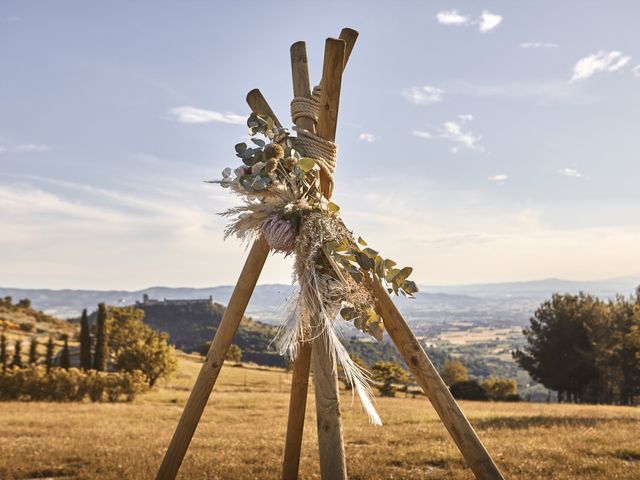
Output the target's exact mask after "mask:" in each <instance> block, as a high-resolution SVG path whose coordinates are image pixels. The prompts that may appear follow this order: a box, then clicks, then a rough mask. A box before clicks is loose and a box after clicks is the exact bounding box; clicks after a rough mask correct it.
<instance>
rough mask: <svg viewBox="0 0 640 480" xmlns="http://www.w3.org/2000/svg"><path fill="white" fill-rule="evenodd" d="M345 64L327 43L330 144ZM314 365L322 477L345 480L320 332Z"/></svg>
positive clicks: (328, 353)
mask: <svg viewBox="0 0 640 480" xmlns="http://www.w3.org/2000/svg"><path fill="white" fill-rule="evenodd" d="M344 60H345V41H344V40H340V39H333V38H329V39H327V41H326V43H325V50H324V64H323V69H322V94H321V96H320V114H319V117H318V126H317V129H316V131H317V132H316V133H317V134H318V135H319V136H321V137H322V138H324V139H326V140H331V141H334V140H335V138H336V127H337V123H338V106H339V104H340V87H341V82H342V71H343V68H344ZM320 182H321V185H320V186H321V189H322V191H323V193H324V195H325V196H326V197H327V198H331V193H332V188H330V185H331V183H329V182H327V178H326V177H325V178H323V177H322V176H321V177H320ZM311 361H312V364H313V380H314V385H315V395H316V417H317V424H318V448H319V450H320V475H321V477H322V479H323V480H341V479H346V478H347V466H346V461H345V455H344V440H343V437H342V418H341V416H340V395H339V389H338V368H337V364H336V356H335V352H334V351H332V350H331V349H330V348H328V345H327V342H326V338H325V336H324V335H323V334H322V333H321V332H320V331H319V330H317V329H316V330H315V332H314V341H313V347H312V351H311Z"/></svg>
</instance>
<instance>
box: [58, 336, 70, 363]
mask: <svg viewBox="0 0 640 480" xmlns="http://www.w3.org/2000/svg"><path fill="white" fill-rule="evenodd" d="M60 366H61V367H62V368H64V369H65V370H69V368H70V367H71V358H70V356H69V337H68V336H67V335H65V336H64V346H63V347H62V353H61V354H60Z"/></svg>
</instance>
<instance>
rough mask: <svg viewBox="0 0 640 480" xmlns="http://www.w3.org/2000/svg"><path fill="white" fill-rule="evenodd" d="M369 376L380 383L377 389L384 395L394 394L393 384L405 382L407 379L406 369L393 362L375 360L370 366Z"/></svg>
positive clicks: (390, 395) (391, 395)
mask: <svg viewBox="0 0 640 480" xmlns="http://www.w3.org/2000/svg"><path fill="white" fill-rule="evenodd" d="M371 376H372V378H373V379H374V380H375V381H377V382H380V383H381V384H382V385H381V386H379V387H378V390H379V391H380V395H382V396H385V397H393V396H395V390H394V388H393V384H397V383H401V384H405V383H406V382H407V381H408V380H409V374H408V373H407V371H406V370H405V369H404V368H402V367H401V366H400V365H398V364H397V363H395V362H384V361H379V362H376V363H375V364H374V365H373V367H372V368H371Z"/></svg>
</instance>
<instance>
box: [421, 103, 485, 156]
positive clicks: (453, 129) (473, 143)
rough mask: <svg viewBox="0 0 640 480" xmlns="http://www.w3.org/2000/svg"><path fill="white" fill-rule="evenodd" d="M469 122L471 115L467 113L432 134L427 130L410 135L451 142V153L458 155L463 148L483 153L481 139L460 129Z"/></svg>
mask: <svg viewBox="0 0 640 480" xmlns="http://www.w3.org/2000/svg"><path fill="white" fill-rule="evenodd" d="M471 120H473V115H471V114H469V113H467V114H464V115H458V119H457V120H450V121H448V122H444V123H443V124H442V126H441V127H439V128H437V129H436V130H435V131H433V132H430V131H427V130H413V131H412V132H411V133H412V135H414V136H416V137H419V138H425V139H443V140H448V141H450V142H453V143H455V145H454V146H453V147H452V148H451V152H452V153H458V152H459V151H460V149H463V148H466V149H469V150H476V151H479V152H482V151H484V147H483V146H482V145H480V140H481V139H482V137H481V136H479V135H474V134H473V133H472V132H470V131H468V132H465V131H463V129H462V127H463V125H465V124H466V123H468V122H470V121H471Z"/></svg>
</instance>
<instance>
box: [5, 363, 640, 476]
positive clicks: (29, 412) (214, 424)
mask: <svg viewBox="0 0 640 480" xmlns="http://www.w3.org/2000/svg"><path fill="white" fill-rule="evenodd" d="M198 368H199V365H198V364H197V363H196V362H195V361H192V360H188V359H186V358H183V359H182V360H181V370H180V374H179V375H178V376H177V377H176V378H174V379H173V380H172V381H171V382H168V383H167V384H165V385H162V386H160V388H157V389H156V390H154V391H152V392H150V393H149V394H146V395H145V396H143V397H141V398H140V399H138V400H136V401H135V402H134V403H133V404H95V405H94V404H89V403H83V404H55V403H15V402H10V403H0V479H3V480H4V479H13V478H21V479H23V478H24V479H26V478H48V477H54V478H91V479H93V478H96V479H124V478H126V479H138V478H140V479H144V478H153V476H154V473H155V470H156V469H157V467H158V465H159V463H160V461H161V459H162V455H163V452H164V449H165V448H166V446H167V444H168V442H169V439H170V437H171V434H172V433H173V430H174V427H175V425H176V422H177V421H178V418H179V416H180V413H181V411H182V407H183V405H184V402H185V401H186V398H187V395H188V392H189V388H190V386H191V385H192V384H193V381H194V379H195V375H196V374H197V371H198ZM289 385H290V375H289V374H288V373H285V372H279V371H260V370H254V369H249V368H233V367H225V368H224V369H223V371H222V374H221V376H220V379H219V381H218V386H217V387H216V391H215V392H214V394H213V395H212V397H211V399H210V401H209V406H208V408H207V410H206V411H205V414H204V416H203V418H202V421H201V422H200V426H199V428H198V431H197V432H196V435H195V437H194V439H193V442H192V444H191V448H190V449H189V452H188V454H187V457H186V458H185V461H184V464H183V466H182V469H181V471H180V478H183V479H260V478H278V477H279V471H280V462H281V455H282V450H283V442H284V434H285V425H286V417H287V408H288V388H289ZM342 406H343V418H344V435H345V444H346V453H347V467H348V471H349V475H350V478H351V479H365V478H366V479H390V478H393V479H404V478H406V479H426V478H447V479H463V478H464V479H468V478H473V477H472V475H471V473H470V471H469V470H468V469H467V468H466V466H465V463H464V461H463V459H462V457H461V456H460V454H459V453H458V451H457V449H456V447H455V445H454V444H453V442H452V441H451V440H450V439H449V437H448V434H447V432H446V430H445V428H444V427H443V426H442V425H441V424H440V423H439V421H438V418H437V416H436V414H435V412H434V411H433V409H432V408H431V406H430V405H429V403H428V401H427V400H426V399H425V398H415V399H414V398H380V399H378V408H379V411H380V413H381V416H382V418H383V420H384V421H385V426H384V427H381V428H379V427H373V426H371V425H369V424H368V423H367V419H366V416H365V415H364V414H363V413H362V412H361V411H360V408H359V406H358V404H357V403H354V404H353V406H352V405H351V396H350V394H349V392H344V393H343V398H342ZM314 408H315V407H314V402H313V395H312V392H310V395H309V403H308V408H307V413H308V414H307V422H306V429H305V438H304V444H303V453H302V462H301V478H319V469H318V461H317V460H318V458H317V456H318V454H317V443H316V428H315V415H314ZM462 408H463V410H464V411H465V413H466V414H467V415H468V417H469V419H470V421H471V423H472V424H473V425H474V427H475V428H476V429H477V431H478V433H479V435H480V436H481V438H482V439H483V441H484V442H485V444H486V446H487V448H488V450H489V451H490V452H491V453H492V454H493V456H494V458H495V460H496V462H497V463H498V465H499V466H500V468H501V469H502V470H503V472H504V473H505V475H506V477H507V478H521V479H550V478H554V479H555V478H557V479H568V478H572V479H595V478H598V479H614V478H619V479H637V478H640V435H638V431H640V410H639V409H637V408H624V407H599V406H575V405H544V404H505V403H478V402H462Z"/></svg>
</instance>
